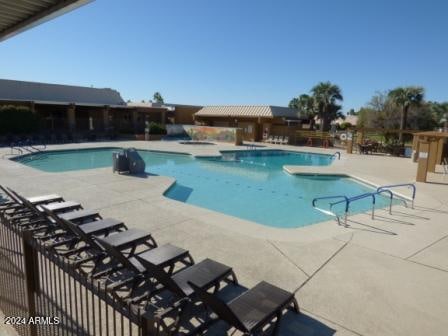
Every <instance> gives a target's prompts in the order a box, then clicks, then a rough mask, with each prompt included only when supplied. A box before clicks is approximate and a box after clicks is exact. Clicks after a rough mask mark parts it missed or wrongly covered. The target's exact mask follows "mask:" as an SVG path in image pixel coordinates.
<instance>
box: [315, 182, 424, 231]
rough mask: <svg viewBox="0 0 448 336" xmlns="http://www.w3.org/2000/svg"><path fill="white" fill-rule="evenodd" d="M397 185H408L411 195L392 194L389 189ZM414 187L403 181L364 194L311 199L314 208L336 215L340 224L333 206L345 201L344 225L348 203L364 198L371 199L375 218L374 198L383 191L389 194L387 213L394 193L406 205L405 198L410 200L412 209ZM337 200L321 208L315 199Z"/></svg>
mask: <svg viewBox="0 0 448 336" xmlns="http://www.w3.org/2000/svg"><path fill="white" fill-rule="evenodd" d="M397 187H409V188H411V189H412V197H406V196H402V195H396V194H394V193H393V192H392V191H391V190H390V189H393V188H397ZM416 191H417V189H416V187H415V185H414V184H412V183H403V184H393V185H386V186H381V187H378V188H377V189H376V191H374V192H370V193H364V194H360V195H356V196H352V197H347V196H346V195H335V196H323V197H316V198H314V199H313V202H312V204H313V208H315V209H316V210H318V211H320V212H322V213H324V214H326V215H330V216H333V217H336V219H337V221H338V224H339V225H340V224H341V221H340V216H339V215H338V214H336V213H335V212H334V211H333V206H335V205H337V204H341V203H345V207H344V225H347V217H348V213H349V211H350V205H351V203H353V202H356V201H359V200H362V199H365V198H371V199H372V208H371V214H372V219H375V204H376V198H377V196H380V195H381V194H383V193H386V194H388V195H389V214H392V203H393V200H394V195H395V196H397V198H398V199H400V200H402V201H403V202H404V204H405V206H406V207H407V203H406V200H409V201H411V202H412V203H411V207H412V209H414V200H415V194H416ZM331 199H333V200H338V199H339V200H338V201H335V202H332V203H330V209H329V210H327V209H322V208H320V207H318V206H317V201H320V200H331Z"/></svg>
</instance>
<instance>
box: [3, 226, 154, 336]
mask: <svg viewBox="0 0 448 336" xmlns="http://www.w3.org/2000/svg"><path fill="white" fill-rule="evenodd" d="M0 309H1V310H2V311H3V313H4V315H5V317H6V320H5V322H6V323H10V324H13V326H14V328H15V329H16V331H17V332H18V334H19V335H20V336H37V335H42V336H47V335H58V336H59V335H100V336H101V335H114V336H115V335H118V336H132V335H135V336H143V335H154V333H153V331H152V330H151V329H150V328H152V326H153V324H152V320H151V318H149V319H147V318H146V317H145V315H144V314H145V311H143V309H142V308H140V307H139V306H138V305H133V304H131V303H125V302H124V301H121V300H120V301H119V300H118V299H116V298H114V297H113V296H111V295H109V294H108V292H107V289H106V288H105V286H103V285H102V284H101V282H100V281H98V280H95V279H94V278H93V277H89V276H87V275H85V274H83V273H81V272H79V269H77V268H75V267H73V265H71V264H70V263H69V262H68V261H67V259H66V258H65V257H64V256H61V255H58V254H56V253H54V252H53V251H52V250H51V249H49V248H48V247H47V246H46V245H45V244H43V243H41V242H40V241H39V240H38V239H35V238H34V237H33V233H32V231H22V230H20V228H18V227H16V226H10V225H8V224H7V223H6V222H5V221H1V223H0Z"/></svg>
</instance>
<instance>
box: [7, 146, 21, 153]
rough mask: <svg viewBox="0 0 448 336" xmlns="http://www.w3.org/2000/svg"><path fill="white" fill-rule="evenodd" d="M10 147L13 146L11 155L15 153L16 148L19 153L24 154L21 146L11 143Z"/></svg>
mask: <svg viewBox="0 0 448 336" xmlns="http://www.w3.org/2000/svg"><path fill="white" fill-rule="evenodd" d="M10 148H11V155H14V149H15V150H17V151H18V152H19V154H23V150H22V148H21V147H17V146H13V145H11V146H10Z"/></svg>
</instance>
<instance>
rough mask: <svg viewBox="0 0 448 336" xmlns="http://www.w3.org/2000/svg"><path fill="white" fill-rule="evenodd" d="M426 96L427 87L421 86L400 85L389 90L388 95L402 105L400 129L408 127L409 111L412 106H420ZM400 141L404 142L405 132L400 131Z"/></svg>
mask: <svg viewBox="0 0 448 336" xmlns="http://www.w3.org/2000/svg"><path fill="white" fill-rule="evenodd" d="M424 96H425V89H423V88H422V87H420V86H408V87H398V88H396V89H393V90H391V91H389V94H388V97H389V98H390V99H391V100H392V101H393V102H394V104H395V105H397V106H399V107H401V118H400V130H401V131H402V130H404V129H405V128H406V122H407V119H408V112H409V108H410V107H411V106H420V104H421V103H422V102H423V99H424ZM398 141H399V142H400V143H401V142H403V132H400V135H399V137H398Z"/></svg>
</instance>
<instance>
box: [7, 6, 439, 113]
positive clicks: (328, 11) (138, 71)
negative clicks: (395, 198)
mask: <svg viewBox="0 0 448 336" xmlns="http://www.w3.org/2000/svg"><path fill="white" fill-rule="evenodd" d="M447 13H448V1H445V0H426V1H423V0H389V1H386V0H371V1H361V0H339V1H335V0H326V1H325V0H321V1H311V0H310V1H300V0H225V1H220V0H189V1H186V0H151V1H147V0H139V1H138V0H132V1H124V0H96V1H94V2H93V3H91V4H88V5H86V6H84V7H81V8H79V9H77V10H75V11H73V12H71V13H69V14H66V15H64V16H61V17H59V18H57V19H55V20H52V21H50V22H47V23H45V24H42V25H40V26H38V27H36V28H34V29H31V30H29V31H27V32H25V33H22V34H20V35H17V36H15V37H13V38H11V39H9V40H6V41H5V42H2V43H0V78H10V79H19V80H31V81H42V82H51V83H65V84H75V85H85V86H90V85H93V86H95V87H111V88H115V89H117V90H119V91H120V92H121V94H122V96H123V98H124V99H126V100H127V99H131V100H138V101H140V100H141V99H145V100H147V99H149V98H151V97H152V94H153V93H154V91H160V92H161V93H162V95H163V96H164V98H165V101H168V102H173V103H185V104H204V105H211V104H260V105H261V104H271V105H287V103H288V101H289V100H290V98H292V97H293V96H296V95H298V94H301V93H306V92H307V91H309V89H310V88H311V87H312V86H313V85H314V84H315V83H317V82H319V81H327V80H330V81H332V82H334V83H336V84H338V85H339V86H340V87H341V88H342V91H343V94H344V97H345V100H344V110H348V109H350V108H358V107H360V106H362V105H363V104H365V103H366V102H367V101H368V100H369V99H370V97H371V96H372V94H373V93H374V92H375V91H377V90H387V89H391V88H394V87H396V86H399V85H422V86H424V87H425V88H426V90H427V91H426V92H427V99H430V100H443V101H445V100H448V20H447V19H446V15H447Z"/></svg>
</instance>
